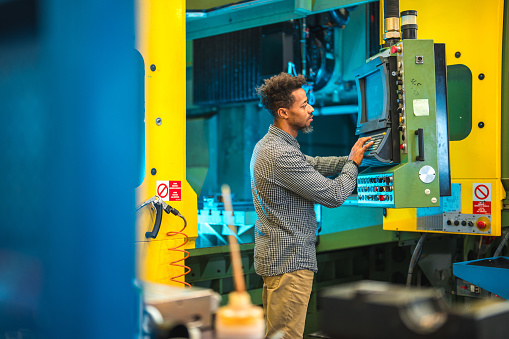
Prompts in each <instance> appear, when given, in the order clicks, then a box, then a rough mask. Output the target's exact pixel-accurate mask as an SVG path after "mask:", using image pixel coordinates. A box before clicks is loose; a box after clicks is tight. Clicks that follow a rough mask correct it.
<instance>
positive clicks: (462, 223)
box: [442, 212, 491, 234]
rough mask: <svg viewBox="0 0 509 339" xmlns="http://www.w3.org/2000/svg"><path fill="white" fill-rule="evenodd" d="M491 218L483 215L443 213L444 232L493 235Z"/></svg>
mask: <svg viewBox="0 0 509 339" xmlns="http://www.w3.org/2000/svg"><path fill="white" fill-rule="evenodd" d="M490 222H491V216H490V215H482V214H463V213H460V212H445V213H443V219H442V226H443V229H442V230H443V232H458V233H478V234H491V229H490Z"/></svg>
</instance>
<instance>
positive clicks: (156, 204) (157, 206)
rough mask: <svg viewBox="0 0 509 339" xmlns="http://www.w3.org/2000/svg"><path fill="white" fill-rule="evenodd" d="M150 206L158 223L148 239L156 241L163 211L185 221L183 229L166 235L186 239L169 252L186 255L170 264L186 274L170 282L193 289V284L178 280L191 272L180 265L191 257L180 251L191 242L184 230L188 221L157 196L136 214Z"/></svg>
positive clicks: (171, 279) (143, 205)
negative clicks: (179, 236)
mask: <svg viewBox="0 0 509 339" xmlns="http://www.w3.org/2000/svg"><path fill="white" fill-rule="evenodd" d="M149 204H150V205H151V206H152V208H153V209H154V211H155V213H156V223H155V225H154V230H153V231H152V232H147V233H146V236H147V238H153V239H155V238H156V237H157V233H158V232H159V227H160V225H161V220H162V217H163V210H164V211H165V212H166V213H167V214H170V213H171V214H173V215H175V216H177V217H180V218H181V219H182V220H184V227H182V229H181V230H180V231H169V232H166V235H167V236H170V237H171V236H175V235H179V234H180V235H182V236H183V237H184V242H183V243H182V244H180V245H178V246H176V247H171V248H168V251H176V252H182V253H184V257H183V258H181V259H177V260H175V261H172V262H170V265H171V266H176V267H182V268H183V269H184V273H182V274H180V275H176V276H173V277H171V278H170V281H173V282H176V283H179V284H184V285H185V286H187V287H191V284H189V283H187V282H185V281H180V280H177V279H178V278H180V277H183V276H186V275H187V274H189V272H191V268H190V267H189V266H186V265H182V264H178V263H179V262H181V261H184V260H186V259H187V258H189V255H190V254H189V252H188V251H186V250H183V249H180V247H182V246H184V245H185V244H187V242H188V241H189V237H188V236H187V234H185V233H184V232H183V231H184V229H185V228H186V227H187V220H186V218H184V216H183V215H182V214H180V212H179V211H178V210H177V209H175V208H173V207H171V206H170V205H168V204H167V203H165V202H164V201H163V200H162V199H161V198H160V197H157V196H153V197H152V198H150V199H148V200H147V201H145V202H144V203H143V204H142V205H141V206H140V207H138V208H137V209H136V211H135V213H136V212H138V211H139V210H140V209H141V208H143V207H145V206H147V205H149Z"/></svg>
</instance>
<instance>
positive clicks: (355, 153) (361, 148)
mask: <svg viewBox="0 0 509 339" xmlns="http://www.w3.org/2000/svg"><path fill="white" fill-rule="evenodd" d="M370 139H371V137H363V138H359V140H357V142H356V143H355V145H353V147H352V150H351V151H350V155H349V156H348V160H353V161H355V163H356V164H357V165H359V166H360V164H361V163H362V159H363V158H364V152H366V150H367V149H368V148H369V147H371V145H373V141H369V140H370Z"/></svg>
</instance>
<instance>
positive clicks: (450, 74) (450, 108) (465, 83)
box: [447, 65, 472, 141]
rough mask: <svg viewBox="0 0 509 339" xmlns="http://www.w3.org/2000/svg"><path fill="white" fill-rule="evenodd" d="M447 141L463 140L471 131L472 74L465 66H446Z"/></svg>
mask: <svg viewBox="0 0 509 339" xmlns="http://www.w3.org/2000/svg"><path fill="white" fill-rule="evenodd" d="M447 113H448V116H449V139H450V140H451V141H458V140H463V139H465V138H466V137H467V136H468V135H469V134H470V132H471V131H472V72H471V71H470V69H469V68H468V67H467V66H465V65H451V66H447Z"/></svg>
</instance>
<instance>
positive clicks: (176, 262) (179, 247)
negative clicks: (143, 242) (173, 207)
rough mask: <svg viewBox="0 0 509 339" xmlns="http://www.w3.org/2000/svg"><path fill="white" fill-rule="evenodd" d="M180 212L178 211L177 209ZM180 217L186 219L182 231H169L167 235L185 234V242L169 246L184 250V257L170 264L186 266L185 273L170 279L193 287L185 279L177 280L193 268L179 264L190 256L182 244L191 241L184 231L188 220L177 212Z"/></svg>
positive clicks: (180, 250)
mask: <svg viewBox="0 0 509 339" xmlns="http://www.w3.org/2000/svg"><path fill="white" fill-rule="evenodd" d="M177 213H178V211H177ZM175 215H177V216H179V217H181V218H182V220H184V227H182V229H181V230H180V231H170V232H167V233H166V235H167V236H176V235H179V234H180V235H182V236H184V242H183V243H182V244H180V245H178V246H176V247H172V248H168V251H176V252H182V253H184V257H183V258H180V259H177V260H175V261H172V262H170V265H171V266H176V267H182V268H184V273H182V274H180V275H176V276H174V277H171V278H170V280H171V281H173V282H176V283H179V284H184V285H185V286H187V287H191V284H189V283H187V282H185V281H181V280H177V279H178V278H180V277H185V276H186V275H187V274H189V272H191V268H190V267H189V266H186V265H183V264H178V263H179V262H181V261H184V260H186V259H187V258H189V252H188V251H186V250H184V249H181V247H182V246H184V245H185V244H187V242H188V241H189V237H188V236H187V234H185V233H184V232H183V231H184V229H185V228H186V226H187V221H186V219H185V218H184V217H183V216H182V215H181V214H180V213H178V214H175Z"/></svg>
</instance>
